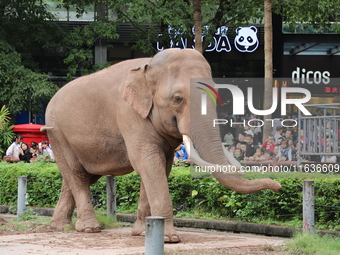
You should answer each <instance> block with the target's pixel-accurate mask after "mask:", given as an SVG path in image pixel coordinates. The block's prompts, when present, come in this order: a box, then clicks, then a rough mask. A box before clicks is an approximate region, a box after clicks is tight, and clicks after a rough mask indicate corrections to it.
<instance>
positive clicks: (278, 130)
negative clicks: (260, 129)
mask: <svg viewBox="0 0 340 255" xmlns="http://www.w3.org/2000/svg"><path fill="white" fill-rule="evenodd" d="M282 129H283V128H282V127H281V126H277V127H276V131H275V136H274V139H275V143H276V144H277V143H278V142H277V140H278V139H279V138H280V137H282V131H283V130H282Z"/></svg>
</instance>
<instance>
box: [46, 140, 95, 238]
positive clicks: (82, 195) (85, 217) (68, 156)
mask: <svg viewBox="0 0 340 255" xmlns="http://www.w3.org/2000/svg"><path fill="white" fill-rule="evenodd" d="M52 142H53V146H54V148H55V149H54V151H55V157H56V161H57V164H58V168H59V171H60V172H61V174H62V176H63V188H62V192H61V195H60V199H59V202H58V205H57V207H56V211H55V213H54V215H53V224H54V225H57V224H58V223H59V224H61V225H64V224H65V223H69V222H70V217H71V215H72V213H73V209H74V206H76V207H77V217H78V220H77V222H76V225H75V228H76V230H77V231H79V232H90V233H93V232H100V231H101V228H100V225H99V222H98V220H97V219H96V215H95V212H94V209H93V206H92V201H91V194H90V185H91V183H94V182H95V181H97V180H98V178H99V177H100V176H96V175H92V174H90V173H88V172H86V170H85V169H84V167H83V166H82V165H81V163H80V162H79V160H78V158H77V157H76V156H75V155H74V153H73V151H72V150H71V149H70V148H71V147H70V146H68V143H67V140H66V139H62V137H59V140H55V139H54V140H53V141H52ZM61 145H63V146H61ZM71 211H72V212H71Z"/></svg>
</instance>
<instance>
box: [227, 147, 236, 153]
mask: <svg viewBox="0 0 340 255" xmlns="http://www.w3.org/2000/svg"><path fill="white" fill-rule="evenodd" d="M235 149H236V147H235V145H231V146H229V148H228V151H229V152H230V153H231V154H233V155H234V154H235Z"/></svg>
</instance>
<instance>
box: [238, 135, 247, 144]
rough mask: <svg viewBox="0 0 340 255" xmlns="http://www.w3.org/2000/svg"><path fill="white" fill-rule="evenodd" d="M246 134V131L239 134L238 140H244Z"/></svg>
mask: <svg viewBox="0 0 340 255" xmlns="http://www.w3.org/2000/svg"><path fill="white" fill-rule="evenodd" d="M245 136H246V134H245V133H239V134H238V142H244V139H245Z"/></svg>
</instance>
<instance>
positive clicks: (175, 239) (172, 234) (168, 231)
mask: <svg viewBox="0 0 340 255" xmlns="http://www.w3.org/2000/svg"><path fill="white" fill-rule="evenodd" d="M180 241H181V239H180V238H179V236H178V235H177V232H176V230H175V228H174V226H173V223H171V224H170V223H168V224H167V223H165V226H164V243H179V242H180Z"/></svg>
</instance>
